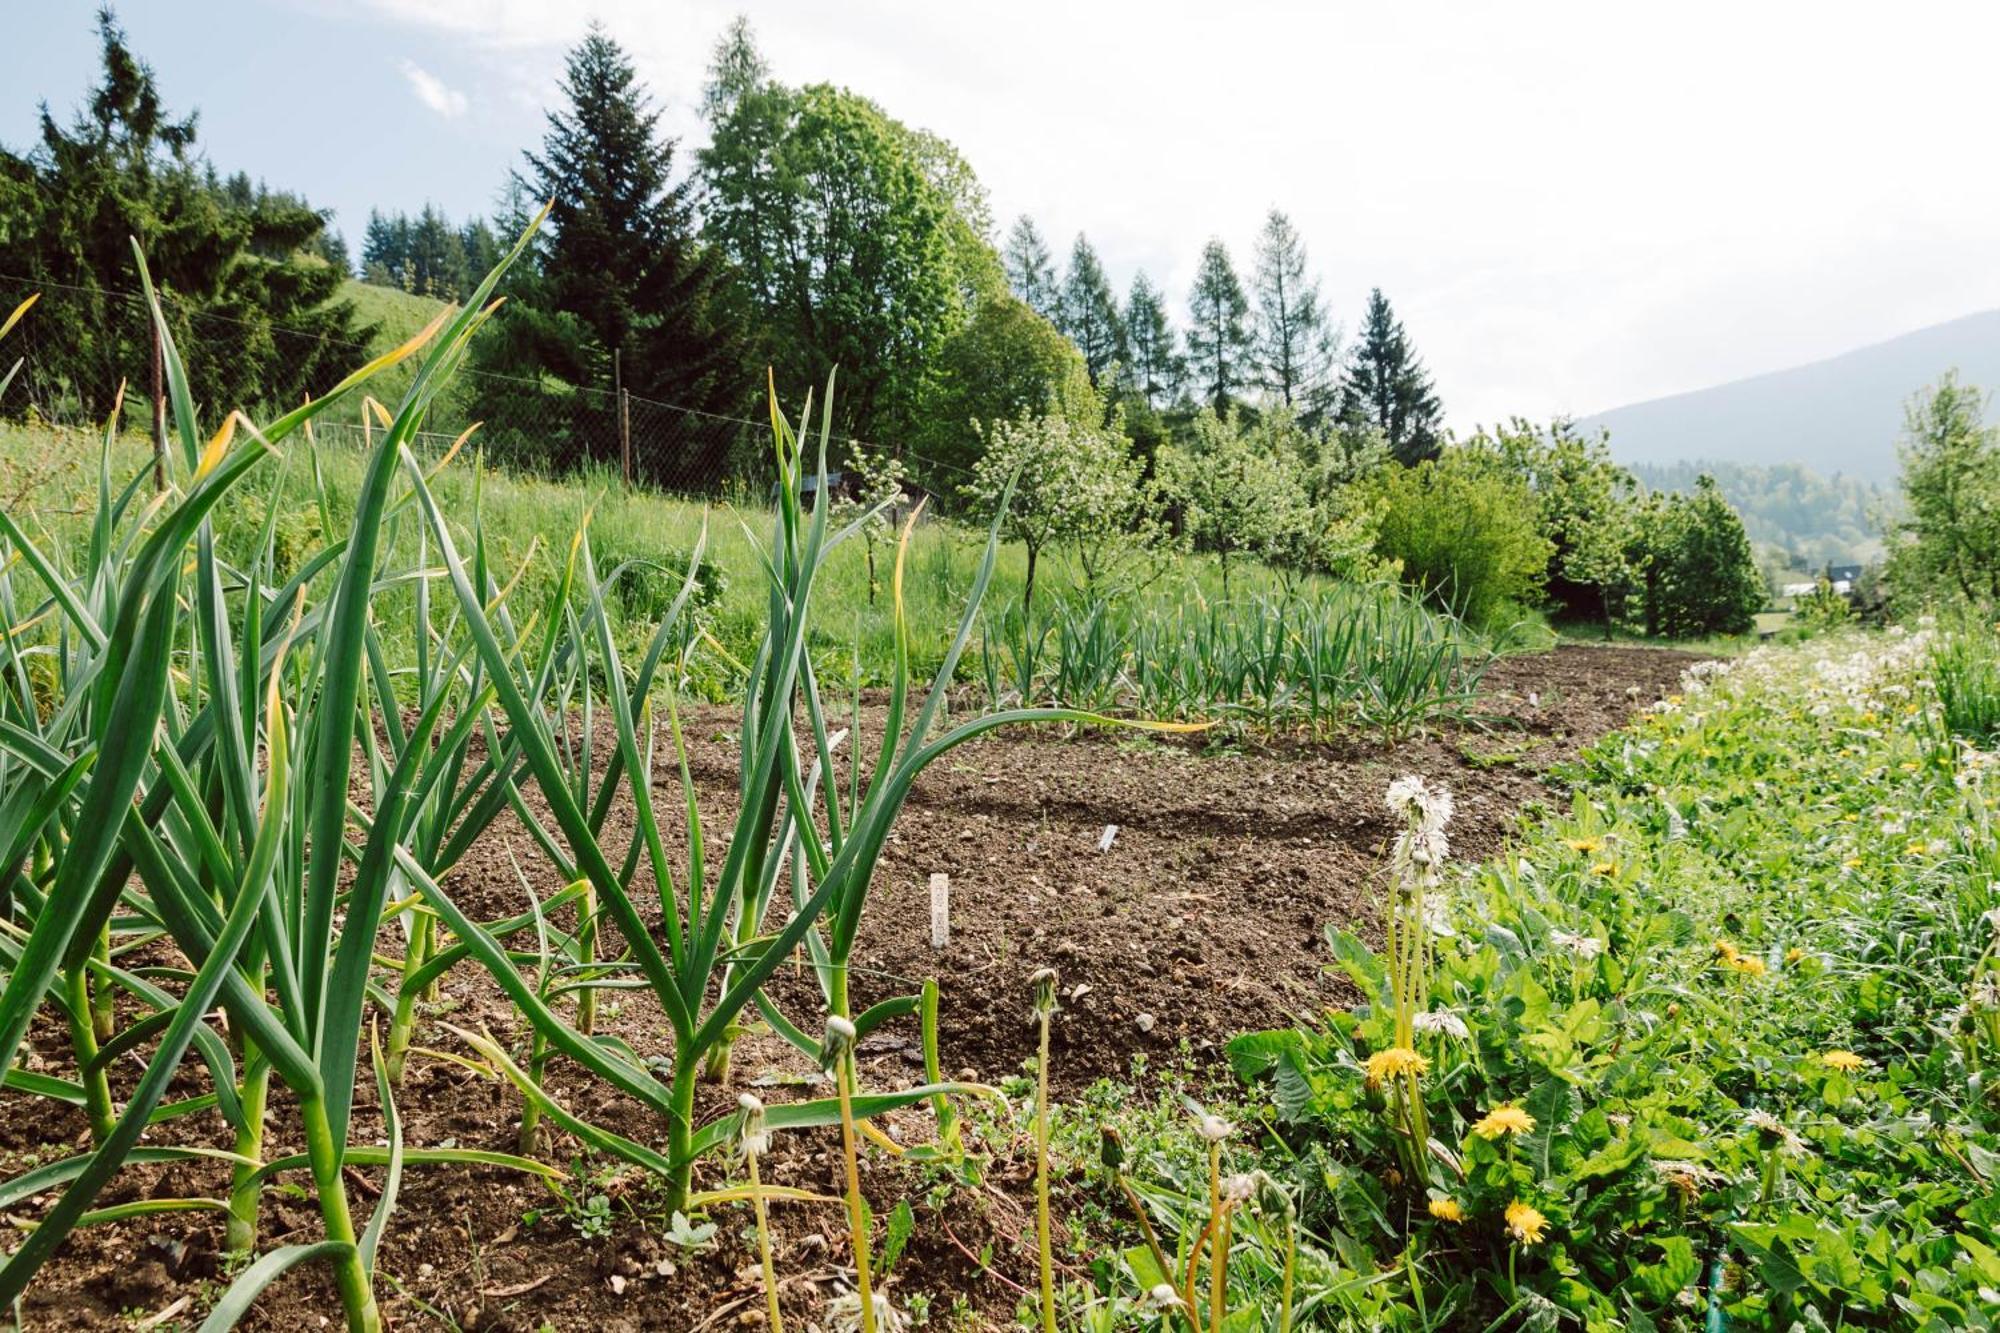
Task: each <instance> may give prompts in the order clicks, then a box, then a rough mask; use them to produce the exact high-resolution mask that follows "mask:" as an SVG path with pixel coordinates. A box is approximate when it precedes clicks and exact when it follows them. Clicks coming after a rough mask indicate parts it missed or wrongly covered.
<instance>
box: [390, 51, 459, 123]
mask: <svg viewBox="0 0 2000 1333" xmlns="http://www.w3.org/2000/svg"><path fill="white" fill-rule="evenodd" d="M403 77H404V78H406V79H408V80H409V81H410V91H411V92H413V93H415V94H416V95H417V100H418V101H419V102H422V103H423V104H424V105H425V106H427V107H429V108H430V109H431V110H433V111H435V112H437V113H438V114H439V115H440V116H443V117H444V118H445V119H446V120H454V119H456V118H457V117H459V116H462V115H464V114H465V108H466V100H465V94H464V93H462V92H460V91H459V90H458V89H456V88H453V87H451V86H449V85H448V84H446V83H445V81H444V80H443V79H440V78H439V77H438V76H437V75H435V74H433V73H431V72H430V71H429V70H427V69H425V68H424V67H423V66H421V65H419V64H418V63H417V62H416V61H414V60H405V61H404V62H403Z"/></svg>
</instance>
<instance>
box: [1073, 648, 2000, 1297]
mask: <svg viewBox="0 0 2000 1333" xmlns="http://www.w3.org/2000/svg"><path fill="white" fill-rule="evenodd" d="M1991 637H1992V636H1991V635H1990V633H1982V641H1983V642H1986V643H1989V644H1990V642H1991ZM1962 648H1963V644H1962V643H1961V642H1960V641H1959V640H1958V638H1957V637H1956V636H1954V635H1952V634H1949V633H1947V632H1946V631H1942V630H1939V629H1937V628H1935V627H1932V626H1928V625H1926V626H1924V627H1921V628H1919V629H1918V630H1917V631H1916V632H1914V633H1903V632H1901V631H1893V632H1891V633H1889V634H1887V635H1874V636H1869V637H1862V636H1859V635H1848V636H1841V637H1837V638H1834V639H1830V640H1824V641H1820V642H1817V643H1814V644H1811V645H1808V646H1805V647H1798V648H1772V649H1765V650H1760V651H1758V652H1756V653H1753V654H1751V655H1749V656H1747V657H1745V658H1743V659H1740V660H1738V661H1736V662H1734V663H1732V664H1709V665H1706V666H1704V667H1702V668H1698V669H1697V670H1696V671H1694V672H1692V673H1690V675H1689V677H1688V679H1687V680H1686V681H1685V682H1684V692H1683V693H1682V694H1681V695H1679V696H1676V697H1674V698H1672V699H1670V700H1668V701H1667V702H1665V703H1663V704H1661V705H1659V706H1658V707H1656V708H1655V709H1654V710H1652V711H1650V712H1648V713H1647V714H1645V715H1643V716H1642V717H1641V718H1640V720H1639V721H1638V722H1637V723H1636V724H1635V725H1633V726H1631V727H1630V728H1628V729H1627V730H1625V731H1623V732H1619V733H1614V734H1613V735H1612V736H1610V737H1608V738H1607V739H1605V740H1604V741H1602V742H1600V743H1599V744H1598V745H1596V746H1595V747H1594V748H1592V749H1591V750H1590V751H1588V752H1587V753H1586V755H1585V756H1584V758H1583V759H1582V760H1581V761H1580V762H1579V763H1578V764H1577V765H1576V766H1575V767H1574V769H1573V771H1571V772H1570V773H1569V774H1568V775H1567V776H1568V777H1569V779H1570V780H1571V782H1572V783H1573V784H1574V785H1573V801H1572V802H1571V804H1570V806H1569V808H1568V809H1567V810H1560V811H1557V812H1554V813H1549V814H1546V815H1543V816H1540V817H1537V818H1535V819H1533V820H1532V821H1530V822H1529V823H1527V824H1525V825H1524V826H1523V828H1522V829H1521V830H1520V833H1519V836H1518V838H1517V840H1516V841H1515V843H1514V845H1512V846H1511V847H1510V848H1509V849H1508V850H1507V851H1506V852H1505V853H1504V854H1502V855H1500V856H1497V857H1496V858H1494V859H1493V860H1491V861H1489V862H1487V863H1485V864H1483V865H1458V864H1454V863H1452V862H1451V861H1450V860H1449V859H1448V858H1449V850H1450V849H1449V821H1450V816H1451V804H1450V797H1449V794H1448V793H1447V792H1445V791H1443V790H1442V789H1440V788H1438V787H1437V786H1435V785H1432V784H1428V783H1426V782H1424V781H1422V780H1421V779H1416V778H1409V779H1404V780H1402V781H1399V782H1397V783H1396V784H1394V785H1393V786H1392V787H1391V788H1390V789H1389V792H1388V801H1389V804H1390V806H1391V808H1392V810H1393V812H1394V817H1395V819H1396V821H1397V824H1398V828H1399V832H1398V834H1397V836H1396V838H1395V841H1394V844H1393V847H1392V850H1391V855H1390V862H1391V865H1390V872H1389V887H1388V890H1387V892H1386V894H1385V899H1386V902H1385V908H1384V921H1383V926H1384V931H1383V936H1382V941H1381V944H1380V945H1379V947H1371V945H1370V944H1368V943H1365V942H1364V941H1363V940H1362V939H1361V938H1360V937H1359V936H1358V935H1357V934H1354V933H1349V932H1346V931H1342V930H1339V929H1333V930H1330V931H1329V935H1328V938H1329V943H1330V945H1331V949H1332V954H1333V957H1334V959H1335V960H1336V965H1337V967H1338V968H1339V969H1341V970H1342V971H1343V972H1344V973H1345V975H1346V976H1347V977H1348V978H1349V979H1350V980H1351V982H1352V984H1353V985H1354V987H1355V988H1356V990H1357V992H1358V993H1359V995H1360V996H1361V997H1362V998H1361V1001H1360V1002H1359V1003H1357V1004H1355V1005H1354V1006H1352V1007H1351V1008H1349V1009H1347V1010H1345V1011H1342V1012H1337V1013H1329V1014H1328V1015H1327V1016H1326V1018H1325V1020H1324V1021H1323V1022H1319V1023H1310V1024H1305V1025H1302V1026H1299V1027H1297V1028H1291V1029H1284V1030H1278V1031H1270V1032H1260V1033H1254V1034H1248V1035H1245V1036H1243V1037H1241V1038H1239V1039H1238V1040H1236V1041H1235V1042H1234V1043H1233V1044H1232V1047H1231V1058H1232V1062H1233V1064H1234V1065H1235V1068H1236V1070H1237V1072H1238V1073H1239V1075H1240V1076H1241V1077H1242V1079H1244V1080H1245V1081H1246V1085H1247V1089H1246V1091H1245V1092H1244V1093H1243V1094H1242V1096H1243V1098H1244V1100H1243V1101H1242V1103H1241V1105H1240V1108H1239V1109H1237V1110H1234V1111H1229V1112H1228V1115H1229V1117H1230V1118H1231V1119H1233V1121H1234V1123H1230V1122H1229V1121H1228V1120H1224V1119H1222V1118H1221V1117H1218V1116H1216V1115H1214V1114H1212V1113H1211V1114H1207V1115H1202V1116H1199V1117H1197V1118H1194V1119H1189V1118H1186V1117H1182V1118H1181V1119H1180V1120H1179V1121H1178V1122H1176V1121H1172V1120H1168V1121H1165V1122H1163V1121H1162V1120H1161V1119H1160V1118H1159V1116H1158V1115H1156V1114H1153V1113H1141V1112H1134V1111H1133V1110H1132V1109H1131V1108H1129V1107H1128V1106H1126V1105H1124V1104H1123V1102H1122V1100H1121V1099H1118V1098H1112V1097H1108V1096H1100V1097H1098V1098H1096V1099H1095V1100H1094V1101H1093V1102H1091V1104H1087V1105H1086V1106H1085V1107H1083V1108H1080V1110H1079V1112H1078V1113H1077V1114H1076V1115H1075V1116H1074V1117H1072V1118H1069V1119H1068V1120H1066V1121H1065V1122H1064V1127H1063V1128H1062V1129H1060V1130H1059V1134H1058V1137H1059V1141H1061V1142H1063V1143H1064V1144H1065V1145H1066V1146H1067V1147H1068V1149H1069V1151H1071V1152H1072V1153H1074V1154H1076V1155H1078V1156H1082V1155H1084V1154H1085V1153H1087V1152H1089V1151H1090V1147H1091V1143H1090V1140H1091V1139H1092V1137H1094V1132H1095V1130H1096V1129H1097V1128H1098V1127H1099V1125H1100V1124H1104V1123H1108V1124H1110V1125H1112V1126H1114V1127H1118V1128H1119V1130H1120V1133H1119V1136H1118V1140H1117V1141H1116V1142H1113V1141H1112V1140H1109V1139H1108V1140H1107V1144H1109V1145H1110V1149H1111V1150H1109V1151H1107V1153H1106V1155H1105V1159H1104V1174H1103V1178H1102V1182H1101V1191H1100V1192H1099V1193H1097V1195H1096V1198H1097V1199H1098V1201H1099V1206H1100V1209H1101V1216H1100V1218H1099V1223H1098V1226H1099V1231H1100V1232H1101V1234H1102V1235H1104V1236H1116V1235H1118V1234H1119V1227H1118V1218H1119V1217H1120V1216H1129V1214H1130V1213H1131V1212H1133V1211H1136V1212H1138V1213H1139V1216H1140V1220H1141V1222H1142V1223H1143V1226H1142V1227H1141V1229H1140V1233H1139V1235H1140V1238H1141V1240H1143V1242H1144V1243H1143V1244H1134V1245H1132V1246H1131V1247H1130V1248H1128V1249H1127V1250H1126V1251H1125V1253H1124V1255H1123V1256H1122V1263H1121V1264H1120V1266H1119V1270H1118V1276H1117V1280H1106V1281H1101V1282H1100V1283H1099V1290H1097V1291H1096V1292H1094V1293H1085V1292H1078V1293H1074V1294H1075V1296H1076V1298H1077V1299H1076V1301H1075V1302H1074V1304H1075V1308H1077V1309H1079V1310H1080V1311H1082V1312H1083V1313H1081V1314H1079V1316H1078V1317H1079V1320H1083V1319H1086V1318H1101V1317H1102V1316H1103V1314H1104V1312H1106V1311H1110V1310H1118V1311H1121V1312H1126V1313H1124V1314H1121V1316H1120V1319H1121V1321H1122V1320H1128V1319H1129V1320H1132V1321H1136V1322H1137V1325H1138V1326H1141V1327H1153V1326H1157V1327H1161V1328H1185V1329H1214V1330H1222V1329H1258V1328H1285V1327H1292V1326H1299V1327H1320V1328H1338V1329H1359V1328H1404V1329H1439V1328H1493V1329H1498V1328H1515V1327H1521V1328H1551V1329H1553V1328H1561V1327H1580V1328H1587V1329H1606V1330H1612V1329H1634V1330H1637V1329H1668V1328H1696V1327H1702V1328H1707V1329H1723V1328H1728V1327H1737V1328H1838V1327H1884V1328H1887V1327H1895V1328H1921V1329H1992V1328H1994V1327H1996V1326H2000V887H1996V877H1997V876H2000V840H1996V827H1995V823H1994V811H1995V809H1996V805H1997V804H2000V754H1996V753H1995V752H1994V751H1993V750H1990V749H1987V748H1982V747H1983V745H1985V744H1987V743H1990V737H1989V736H1987V735H1986V734H1985V733H1983V732H1981V733H1979V735H1978V739H1977V740H1973V739H1968V737H1966V736H1965V735H1963V734H1955V733H1954V731H1953V729H1952V726H1951V725H1950V724H1949V723H1948V721H1947V710H1946V708H1945V706H1944V704H1943V703H1942V702H1941V691H1940V683H1941V682H1942V683H1943V685H1944V688H1943V691H1942V693H1943V695H1944V696H1945V697H1951V696H1953V694H1954V692H1962V691H1963V689H1964V688H1965V685H1964V681H1963V679H1962V677H1963V674H1964V667H1963V660H1962V659H1963V652H1962ZM1989 674H1990V673H1989ZM1963 712H1964V710H1963V709H1961V708H1956V707H1955V708H1954V709H1953V710H1951V714H1950V715H1951V716H1958V715H1960V714H1962V713H1963ZM1087 1100H1089V1099H1087ZM1195 1126H1199V1128H1195ZM1128 1144H1129V1145H1131V1146H1129V1147H1128V1146H1126V1145H1128ZM1218 1145H1220V1146H1219V1147H1218ZM1272 1181H1274V1182H1275V1183H1276V1190H1275V1191H1272V1192H1271V1193H1272V1194H1273V1197H1274V1198H1275V1199H1277V1200H1281V1201H1282V1203H1283V1205H1284V1206H1283V1207H1282V1208H1278V1209H1266V1210H1258V1209H1256V1208H1255V1207H1254V1203H1252V1204H1246V1209H1247V1211H1249V1212H1250V1213H1251V1214H1252V1215H1254V1216H1255V1217H1257V1218H1258V1219H1259V1220H1258V1221H1257V1224H1256V1225H1255V1226H1254V1227H1252V1228H1250V1229H1249V1230H1247V1231H1239V1232H1238V1233H1237V1240H1236V1248H1235V1251H1234V1253H1233V1254H1230V1253H1228V1251H1227V1242H1224V1246H1225V1249H1224V1253H1225V1254H1226V1255H1227V1258H1228V1262H1229V1264H1230V1278H1229V1291H1228V1295H1227V1296H1226V1297H1225V1296H1223V1295H1220V1294H1218V1295H1216V1296H1215V1298H1214V1300H1213V1302H1212V1303H1211V1302H1210V1301H1208V1300H1206V1299H1203V1300H1201V1301H1200V1308H1198V1309H1196V1310H1193V1311H1192V1314H1193V1317H1190V1314H1191V1310H1190V1307H1191V1306H1195V1304H1196V1301H1197V1298H1198V1297H1200V1296H1201V1293H1200V1292H1197V1291H1196V1290H1195V1289H1194V1287H1193V1286H1192V1284H1191V1279H1192V1275H1193V1274H1194V1273H1195V1271H1196V1269H1197V1267H1198V1265H1199V1263H1200V1262H1201V1260H1202V1254H1203V1251H1204V1247H1206V1249H1207V1251H1208V1255H1209V1258H1208V1260H1207V1262H1208V1263H1209V1265H1210V1267H1211V1268H1213V1266H1214V1263H1215V1257H1216V1256H1215V1245H1216V1241H1215V1230H1216V1223H1215V1218H1216V1217H1217V1216H1218V1215H1219V1212H1220V1210H1221V1209H1222V1208H1225V1207H1227V1206H1228V1204H1227V1201H1228V1200H1230V1199H1232V1198H1235V1199H1242V1200H1246V1201H1254V1200H1256V1199H1258V1198H1260V1197H1262V1196H1263V1195H1264V1194H1265V1193H1266V1192H1267V1191H1268V1186H1267V1184H1266V1182H1272ZM1294 1209H1295V1210H1296V1212H1295V1213H1294V1212H1293V1211H1292V1210H1294ZM1127 1225H1128V1226H1129V1225H1130V1224H1129V1223H1127ZM1125 1234H1126V1235H1127V1236H1128V1237H1129V1236H1130V1235H1131V1233H1130V1232H1129V1231H1127V1232H1126V1233H1125ZM1295 1291H1296V1292H1297V1293H1299V1295H1298V1298H1297V1299H1296V1300H1295V1299H1294V1296H1293V1293H1294V1292H1295ZM1149 1293H1150V1294H1149ZM1211 1316H1212V1317H1211ZM1294 1320H1296V1324H1294V1323H1293V1321H1294Z"/></svg>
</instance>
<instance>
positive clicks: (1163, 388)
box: [1125, 273, 1186, 407]
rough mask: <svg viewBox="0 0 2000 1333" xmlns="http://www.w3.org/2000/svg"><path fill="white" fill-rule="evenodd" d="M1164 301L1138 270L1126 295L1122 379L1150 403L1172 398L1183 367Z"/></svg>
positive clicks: (1153, 405) (1182, 372)
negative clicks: (1124, 360)
mask: <svg viewBox="0 0 2000 1333" xmlns="http://www.w3.org/2000/svg"><path fill="white" fill-rule="evenodd" d="M1176 342H1177V340H1176V338H1175V337H1174V326H1173V324H1172V323H1170V322H1169V321H1168V319H1167V302H1166V298H1165V297H1164V296H1163V295H1162V294H1161V292H1160V289H1159V288H1157V287H1155V286H1154V285H1153V283H1152V280H1151V279H1149V278H1148V277H1147V276H1146V275H1145V274H1143V273H1140V274H1138V275H1136V276H1134V277H1133V279H1132V291H1131V294H1130V295H1128V296H1127V297H1126V298H1125V347H1126V358H1127V359H1126V363H1125V381H1126V383H1127V384H1129V385H1130V386H1131V388H1132V390H1133V392H1135V393H1137V394H1138V395H1139V396H1140V397H1141V398H1144V399H1145V400H1146V403H1147V405H1148V406H1149V407H1160V406H1163V405H1164V404H1166V403H1168V402H1170V401H1172V399H1173V396H1174V393H1175V391H1176V390H1177V389H1178V388H1179V387H1180V382H1181V376H1182V375H1183V374H1184V373H1185V370H1186V367H1185V366H1184V364H1183V363H1182V360H1181V356H1180V351H1179V349H1178V347H1177V346H1176Z"/></svg>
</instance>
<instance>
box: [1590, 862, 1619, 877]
mask: <svg viewBox="0 0 2000 1333" xmlns="http://www.w3.org/2000/svg"><path fill="white" fill-rule="evenodd" d="M1590 873H1591V874H1593V875H1615V874H1617V873H1618V863H1617V862H1616V861H1599V862H1598V863H1597V864H1596V865H1594V866H1592V867H1591V868H1590Z"/></svg>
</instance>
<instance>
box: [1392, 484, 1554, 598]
mask: <svg viewBox="0 0 2000 1333" xmlns="http://www.w3.org/2000/svg"><path fill="white" fill-rule="evenodd" d="M1365 485H1366V489H1367V490H1368V492H1369V494H1370V497H1371V499H1372V500H1373V502H1374V503H1375V505H1376V513H1377V519H1376V524H1377V526H1376V538H1375V550H1376V553H1377V554H1378V555H1380V556H1381V557H1382V558H1383V559H1384V560H1389V561H1393V562H1395V563H1396V564H1397V565H1398V566H1399V567H1400V569H1401V571H1402V578H1403V581H1404V582H1405V583H1407V584H1409V585H1410V586H1411V587H1413V588H1415V589H1417V590H1418V591H1419V592H1421V593H1422V594H1423V596H1424V597H1425V598H1426V599H1428V600H1429V601H1431V602H1433V603H1434V604H1436V605H1437V606H1439V607H1441V608H1443V609H1445V610H1447V611H1449V612H1451V613H1452V614H1453V615H1455V616H1458V617H1460V618H1462V619H1464V620H1467V621H1469V622H1471V623H1472V624H1475V625H1483V624H1486V623H1487V622H1489V621H1491V620H1495V619H1497V618H1498V616H1499V615H1500V614H1501V613H1502V612H1503V611H1504V610H1505V609H1506V608H1507V607H1509V606H1510V605H1516V604H1525V603H1529V602H1532V601H1534V600H1535V599H1536V598H1537V597H1538V596H1540V594H1541V589H1542V585H1543V581H1544V579H1545V578H1546V576H1547V571H1548V564H1549V558H1550V556H1551V554H1552V553H1553V550H1554V548H1553V546H1552V544H1551V543H1550V542H1549V540H1548V539H1547V538H1545V537H1543V536H1542V535H1541V534H1540V533H1539V532H1538V531H1537V530H1536V514H1537V512H1538V510H1537V507H1536V504H1535V500H1534V497H1533V496H1532V495H1531V494H1530V493H1529V491H1528V488H1527V485H1526V483H1525V482H1523V481H1522V480H1520V478H1518V477H1517V476H1515V475H1514V474H1512V473H1511V472H1508V471H1507V470H1505V469H1503V468H1501V467H1500V466H1498V465H1497V464H1496V463H1494V462H1493V461H1491V460H1490V459H1488V458H1487V457H1485V456H1483V455H1481V454H1477V453H1474V452H1472V451H1470V450H1466V449H1449V450H1446V451H1445V452H1444V453H1443V454H1442V455H1441V456H1439V457H1438V458H1436V459H1435V460H1426V461H1424V462H1421V463H1419V464H1417V465H1416V466H1415V467H1408V468H1385V469H1384V470H1382V471H1381V472H1379V473H1377V474H1376V475H1375V477H1374V478H1373V479H1371V480H1370V481H1369V482H1368V483H1366V484H1365Z"/></svg>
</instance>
